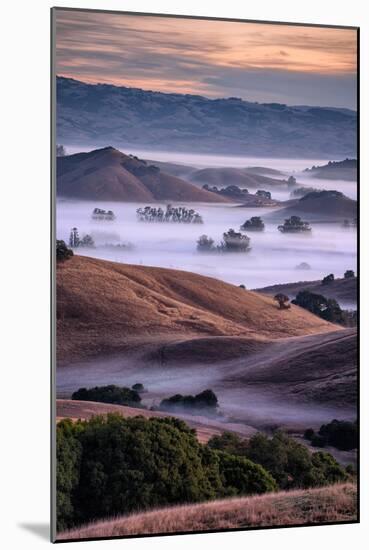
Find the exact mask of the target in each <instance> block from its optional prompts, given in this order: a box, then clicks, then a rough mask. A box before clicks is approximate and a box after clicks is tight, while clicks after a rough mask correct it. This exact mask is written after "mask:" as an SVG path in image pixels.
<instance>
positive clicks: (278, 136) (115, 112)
mask: <svg viewBox="0 0 369 550" xmlns="http://www.w3.org/2000/svg"><path fill="white" fill-rule="evenodd" d="M57 108H58V120H57V139H58V142H59V143H65V144H66V145H84V146H85V145H90V146H95V147H96V146H98V145H99V144H101V143H112V144H113V145H115V146H119V147H121V146H123V145H124V147H128V146H129V147H130V148H131V149H140V148H141V149H147V150H150V151H153V150H157V151H192V152H193V151H196V152H197V153H205V152H206V153H212V154H214V153H223V154H226V155H240V154H242V155H245V156H246V155H249V156H258V157H260V156H265V157H284V158H287V157H288V158H290V157H300V158H322V157H323V158H329V157H335V158H343V157H346V156H354V155H356V127H357V122H356V120H357V113H356V112H355V111H350V110H348V109H333V108H329V107H306V106H303V107H302V106H295V107H293V106H288V105H284V104H278V103H253V102H249V101H243V100H241V99H238V98H234V97H233V98H232V97H230V98H220V99H209V98H207V97H203V96H199V95H191V94H175V93H174V94H173V93H172V94H170V93H161V92H155V91H147V90H142V89H138V88H128V87H124V86H113V85H109V84H87V83H84V82H81V81H78V80H74V79H71V78H64V77H57Z"/></svg>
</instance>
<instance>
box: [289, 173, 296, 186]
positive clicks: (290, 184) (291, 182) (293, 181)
mask: <svg viewBox="0 0 369 550" xmlns="http://www.w3.org/2000/svg"><path fill="white" fill-rule="evenodd" d="M287 185H288V187H294V186H295V185H296V178H295V177H293V176H290V177H289V178H288V180H287Z"/></svg>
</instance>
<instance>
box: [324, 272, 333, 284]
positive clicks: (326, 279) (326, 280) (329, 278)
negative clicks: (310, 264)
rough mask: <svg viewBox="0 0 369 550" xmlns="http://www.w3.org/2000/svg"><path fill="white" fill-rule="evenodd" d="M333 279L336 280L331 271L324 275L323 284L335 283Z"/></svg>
mask: <svg viewBox="0 0 369 550" xmlns="http://www.w3.org/2000/svg"><path fill="white" fill-rule="evenodd" d="M333 281H334V275H333V273H330V274H329V275H327V276H326V277H323V279H322V285H329V284H331V283H333Z"/></svg>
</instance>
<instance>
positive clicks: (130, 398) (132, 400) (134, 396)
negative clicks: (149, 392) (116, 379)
mask: <svg viewBox="0 0 369 550" xmlns="http://www.w3.org/2000/svg"><path fill="white" fill-rule="evenodd" d="M139 391H142V390H140V389H139V390H137V389H134V388H133V387H132V389H130V388H124V387H120V386H115V385H114V384H110V385H108V386H96V387H95V388H89V389H87V388H80V389H79V390H77V391H75V392H74V393H73V394H72V399H75V400H77V401H98V402H101V403H112V404H114V405H128V406H131V407H137V406H139V405H140V403H141V397H140V395H139Z"/></svg>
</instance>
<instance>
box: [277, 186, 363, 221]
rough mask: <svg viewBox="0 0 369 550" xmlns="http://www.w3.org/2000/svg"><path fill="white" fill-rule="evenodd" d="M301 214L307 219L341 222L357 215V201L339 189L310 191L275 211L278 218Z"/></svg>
mask: <svg viewBox="0 0 369 550" xmlns="http://www.w3.org/2000/svg"><path fill="white" fill-rule="evenodd" d="M290 216H301V217H303V219H304V220H307V221H309V222H310V221H311V222H313V221H330V222H342V221H343V220H345V219H348V220H353V219H355V218H356V217H357V202H356V201H355V200H353V199H350V198H349V197H346V195H344V194H343V193H341V192H340V191H312V192H311V193H307V194H306V195H304V196H303V197H301V199H299V200H297V201H290V204H289V206H286V207H285V208H281V209H280V210H278V212H276V217H278V218H279V219H283V218H288V217H290Z"/></svg>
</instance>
